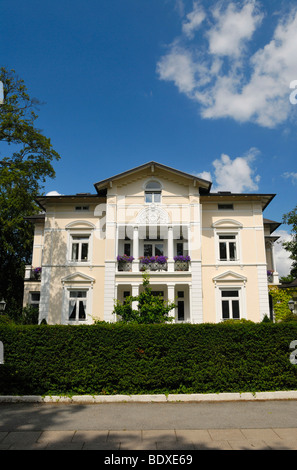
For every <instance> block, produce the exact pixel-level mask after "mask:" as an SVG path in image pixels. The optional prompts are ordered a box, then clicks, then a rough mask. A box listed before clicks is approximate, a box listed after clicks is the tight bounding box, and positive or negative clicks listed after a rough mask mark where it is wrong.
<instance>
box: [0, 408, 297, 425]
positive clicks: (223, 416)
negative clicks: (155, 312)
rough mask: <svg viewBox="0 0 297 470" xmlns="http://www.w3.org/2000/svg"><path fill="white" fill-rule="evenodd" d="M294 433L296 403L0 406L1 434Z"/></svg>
mask: <svg viewBox="0 0 297 470" xmlns="http://www.w3.org/2000/svg"><path fill="white" fill-rule="evenodd" d="M232 428H238V429H243V428H245V429H247V428H261V429H264V428H297V402H296V401H295V400H281V401H277V400H276V401H272V400H269V401H257V402H219V403H208V402H207V403H103V404H91V405H89V404H29V403H15V404H4V403H2V404H0V431H8V432H11V431H34V430H64V431H67V430H73V429H75V430H86V431H87V430H106V429H108V430H138V429H141V430H149V429H150V430H151V429H155V430H161V429H162V430H164V429H167V430H172V429H183V430H187V429H196V430H199V429H232Z"/></svg>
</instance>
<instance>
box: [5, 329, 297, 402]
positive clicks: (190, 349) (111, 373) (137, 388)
mask: <svg viewBox="0 0 297 470" xmlns="http://www.w3.org/2000/svg"><path fill="white" fill-rule="evenodd" d="M293 340H297V323H296V322H295V323H294V322H292V323H280V324H273V323H259V324H255V323H249V322H247V323H239V324H232V323H228V322H226V323H221V324H218V325H215V324H201V325H191V324H180V325H177V324H175V325H169V324H165V325H124V324H120V323H115V324H98V325H90V326H62V325H56V326H48V325H31V326H30V325H25V326H15V325H3V326H0V341H2V343H3V345H4V360H5V362H4V364H3V365H0V395H8V394H10V395H13V394H14V395H17V394H20V395H24V394H34V395H61V394H63V395H64V394H66V395H76V394H79V395H82V394H94V395H98V394H141V393H146V394H150V393H219V392H247V391H249V392H257V391H272V390H294V389H297V365H293V364H291V362H290V354H291V353H292V350H290V343H291V341H293Z"/></svg>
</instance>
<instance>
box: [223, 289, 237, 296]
mask: <svg viewBox="0 0 297 470" xmlns="http://www.w3.org/2000/svg"><path fill="white" fill-rule="evenodd" d="M222 297H238V291H237V290H222Z"/></svg>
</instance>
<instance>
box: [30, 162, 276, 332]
mask: <svg viewBox="0 0 297 470" xmlns="http://www.w3.org/2000/svg"><path fill="white" fill-rule="evenodd" d="M94 186H95V190H96V193H95V194H88V193H87V194H86V193H79V194H76V195H69V196H62V195H58V194H49V195H47V196H44V197H39V198H38V203H39V205H40V207H41V209H42V213H40V214H39V215H38V216H35V217H32V218H31V220H32V222H33V223H34V224H35V236H34V246H33V255H32V266H27V270H26V275H25V283H24V305H27V304H35V305H38V306H39V321H40V322H41V321H42V320H43V319H45V320H46V321H47V323H48V324H59V323H61V324H83V323H87V324H91V323H93V322H94V320H105V321H108V322H114V321H116V320H117V319H116V317H115V315H114V314H113V313H112V312H113V307H114V302H115V299H119V300H120V301H124V299H125V297H126V296H128V295H137V294H138V293H139V289H141V288H142V274H143V272H144V270H145V271H146V272H148V273H149V275H150V283H151V285H152V289H153V291H154V292H155V293H156V294H157V293H158V294H160V293H161V295H162V296H163V298H164V299H166V300H170V301H174V302H175V303H176V305H177V306H176V309H175V311H174V312H173V313H172V314H173V315H174V319H175V322H191V323H202V322H212V323H217V322H220V321H222V320H224V319H228V318H235V319H237V318H246V319H250V320H252V321H255V322H258V321H261V320H262V318H263V317H264V316H265V315H270V310H271V308H270V305H269V293H268V285H269V283H270V284H278V275H277V272H276V267H275V265H274V258H273V243H274V241H275V240H276V237H273V235H272V234H273V231H274V230H275V228H277V227H278V225H279V224H278V223H276V222H273V221H270V220H267V219H263V211H264V209H265V208H266V207H267V205H268V204H269V203H270V202H271V200H272V199H273V198H274V196H275V195H274V194H234V193H230V192H217V193H212V192H211V191H210V189H211V183H210V182H209V181H205V180H203V179H201V178H199V177H197V176H193V175H191V174H187V173H184V172H182V171H179V170H176V169H173V168H170V167H168V166H165V165H162V164H160V163H156V162H149V163H146V164H144V165H141V166H138V167H136V168H133V169H131V170H128V171H126V172H124V173H120V174H117V175H116V176H113V177H111V178H108V179H105V180H103V181H99V182H98V183H95V185H94ZM267 273H268V274H269V275H267Z"/></svg>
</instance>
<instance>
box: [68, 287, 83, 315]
mask: <svg viewBox="0 0 297 470" xmlns="http://www.w3.org/2000/svg"><path fill="white" fill-rule="evenodd" d="M86 308H87V291H85V290H71V291H70V292H69V311H68V320H69V321H84V320H86V319H87V315H86Z"/></svg>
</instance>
